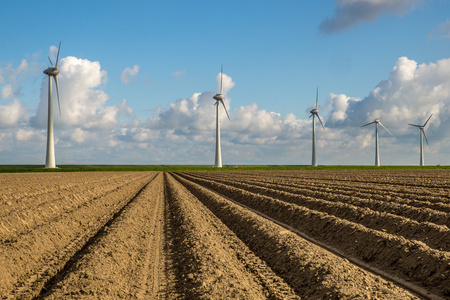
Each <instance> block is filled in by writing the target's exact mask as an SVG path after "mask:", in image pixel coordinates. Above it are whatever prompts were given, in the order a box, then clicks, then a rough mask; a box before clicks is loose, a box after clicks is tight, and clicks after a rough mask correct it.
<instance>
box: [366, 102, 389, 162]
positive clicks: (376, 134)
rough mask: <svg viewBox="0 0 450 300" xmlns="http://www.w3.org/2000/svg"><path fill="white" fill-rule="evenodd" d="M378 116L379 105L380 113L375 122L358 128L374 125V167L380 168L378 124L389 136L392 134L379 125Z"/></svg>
mask: <svg viewBox="0 0 450 300" xmlns="http://www.w3.org/2000/svg"><path fill="white" fill-rule="evenodd" d="M380 115H381V105H380V112H379V113H378V118H376V119H375V121H373V122H370V123H367V124H366V125H362V126H360V127H365V126H368V125H370V124H375V166H376V167H379V166H380V151H379V148H378V124H380V125H381V127H383V128H384V129H385V130H386V131H387V132H388V133H389V134H390V135H392V133H390V132H389V130H387V128H386V127H384V125H383V124H381V122H380Z"/></svg>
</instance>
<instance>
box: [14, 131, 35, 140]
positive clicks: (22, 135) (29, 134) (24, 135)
mask: <svg viewBox="0 0 450 300" xmlns="http://www.w3.org/2000/svg"><path fill="white" fill-rule="evenodd" d="M34 136H36V132H35V131H34V130H29V129H22V128H20V129H19V130H18V131H17V132H16V139H17V140H18V141H20V142H26V141H29V140H31V139H32V138H33V137H34Z"/></svg>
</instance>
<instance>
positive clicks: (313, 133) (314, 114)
mask: <svg viewBox="0 0 450 300" xmlns="http://www.w3.org/2000/svg"><path fill="white" fill-rule="evenodd" d="M310 113H311V115H310V116H309V117H310V118H311V117H312V118H313V119H312V162H311V166H313V167H317V160H316V122H315V117H316V116H317V119H319V122H320V125H322V128H323V130H325V127H324V126H323V123H322V120H321V119H320V116H319V87H317V91H316V108H314V109H312V110H311V111H310Z"/></svg>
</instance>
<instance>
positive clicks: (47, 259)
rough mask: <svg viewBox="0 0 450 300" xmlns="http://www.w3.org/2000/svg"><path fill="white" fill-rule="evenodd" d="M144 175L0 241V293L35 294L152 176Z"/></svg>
mask: <svg viewBox="0 0 450 300" xmlns="http://www.w3.org/2000/svg"><path fill="white" fill-rule="evenodd" d="M147 176H148V177H147V178H142V179H139V180H137V181H136V182H134V183H133V184H132V185H130V186H129V187H128V188H127V189H119V190H117V192H116V193H112V194H109V195H107V196H106V197H103V198H99V199H97V200H96V201H94V202H91V204H90V205H85V206H81V207H80V209H78V210H74V211H71V212H69V213H67V214H62V215H61V218H59V219H58V220H57V221H55V222H53V223H49V224H48V226H40V227H38V228H37V229H36V230H33V231H31V232H30V233H29V234H26V235H22V236H20V237H19V238H18V239H17V241H13V242H12V243H7V244H0V249H1V252H2V254H4V255H2V256H1V257H0V271H1V273H2V274H3V280H2V281H1V285H0V294H3V295H11V297H19V298H23V299H26V298H29V297H32V296H34V295H36V292H38V291H39V290H40V289H41V287H42V286H43V284H44V283H45V282H46V281H47V280H48V278H50V277H52V276H53V275H54V274H55V273H56V272H58V270H60V269H61V268H62V267H63V265H64V264H65V263H66V262H67V261H68V260H69V259H70V257H71V256H72V255H73V254H74V253H76V252H77V251H78V249H79V248H80V247H82V246H83V244H84V243H86V241H87V240H88V239H89V238H90V237H91V236H92V235H94V234H95V233H96V232H97V231H98V230H99V229H100V228H101V227H102V226H103V225H104V224H105V223H106V222H107V221H108V220H109V219H111V217H112V215H114V213H116V212H117V211H118V210H120V209H121V208H122V207H123V206H124V205H125V204H126V203H127V202H128V201H129V197H130V193H133V191H134V194H136V192H137V191H139V190H140V189H141V188H142V187H143V186H144V185H145V184H146V183H147V182H148V181H149V180H150V179H151V178H152V177H154V176H152V175H147ZM131 195H133V194H131ZM19 249H20V250H19ZM18 295H21V296H18Z"/></svg>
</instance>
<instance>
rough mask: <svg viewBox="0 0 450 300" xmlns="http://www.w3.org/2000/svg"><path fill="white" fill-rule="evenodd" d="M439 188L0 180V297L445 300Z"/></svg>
mask: <svg viewBox="0 0 450 300" xmlns="http://www.w3.org/2000/svg"><path fill="white" fill-rule="evenodd" d="M449 183H450V172H442V171H425V172H424V171H423V170H421V171H373V172H369V171H304V172H303V171H273V172H269V171H267V172H266V171H259V172H180V173H170V174H169V173H164V174H163V173H158V172H117V173H116V172H99V173H44V174H0V253H1V255H0V274H2V276H1V277H0V295H1V297H0V298H2V299H32V298H35V299H119V298H123V299H180V298H182V299H234V298H236V299H299V298H303V299H350V298H352V299H414V298H417V296H415V295H414V294H412V293H411V292H410V291H408V289H409V288H412V289H413V290H414V289H415V291H416V292H418V293H422V294H421V296H420V297H423V298H430V299H439V297H441V298H448V299H450V289H449V288H448V287H449V286H450V252H449V251H450V233H449V228H448V226H450V218H449V216H448V213H449V212H450V193H449V191H448V188H447V186H448V184H449ZM280 225H281V226H280ZM304 237H308V239H310V241H308V240H305V239H304ZM311 241H312V242H311ZM327 249H328V250H331V251H334V250H333V249H336V251H334V253H332V252H330V251H328V250H327ZM335 253H338V255H336V254H335ZM358 261H360V262H362V264H361V265H359V263H358ZM355 263H356V265H355ZM365 264H366V265H365ZM361 266H362V267H361ZM365 266H367V269H366V267H365ZM368 270H371V271H368ZM377 270H379V271H380V274H382V275H383V274H384V275H383V276H384V277H381V276H379V275H376V274H374V273H373V272H372V271H374V272H377ZM396 277H397V278H399V280H398V281H400V282H403V284H404V286H403V287H401V286H399V285H398V283H397V280H396V279H395V278H396ZM405 282H407V283H406V284H405ZM408 282H409V283H408ZM427 293H428V294H427Z"/></svg>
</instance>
